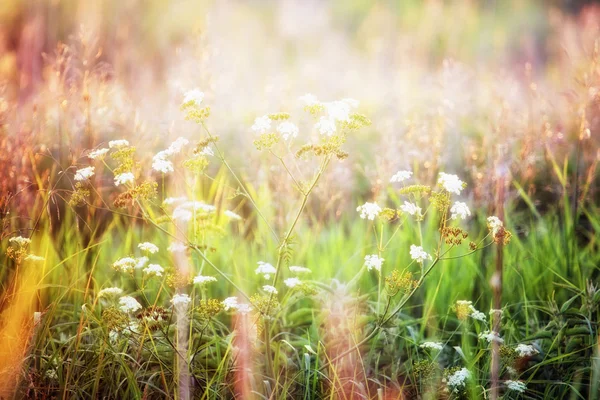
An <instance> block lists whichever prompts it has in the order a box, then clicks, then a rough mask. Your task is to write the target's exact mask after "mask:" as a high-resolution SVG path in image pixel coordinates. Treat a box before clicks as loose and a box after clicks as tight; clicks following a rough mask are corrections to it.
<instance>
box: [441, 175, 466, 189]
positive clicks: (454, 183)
mask: <svg viewBox="0 0 600 400" xmlns="http://www.w3.org/2000/svg"><path fill="white" fill-rule="evenodd" d="M438 185H440V186H442V187H443V188H444V189H446V191H448V192H449V193H456V194H460V192H461V190H463V188H464V187H463V185H464V182H463V181H461V180H460V179H459V178H458V176H456V175H452V174H446V173H444V172H440V176H439V178H438Z"/></svg>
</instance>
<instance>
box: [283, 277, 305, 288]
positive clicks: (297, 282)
mask: <svg viewBox="0 0 600 400" xmlns="http://www.w3.org/2000/svg"><path fill="white" fill-rule="evenodd" d="M301 283H302V281H301V280H300V279H298V278H287V279H285V280H284V281H283V284H284V285H285V286H287V287H289V288H293V287H296V286H298V285H300V284H301Z"/></svg>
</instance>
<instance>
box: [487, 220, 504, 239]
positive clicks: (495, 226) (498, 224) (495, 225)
mask: <svg viewBox="0 0 600 400" xmlns="http://www.w3.org/2000/svg"><path fill="white" fill-rule="evenodd" d="M487 225H488V228H489V229H490V230H491V231H492V235H494V236H496V234H497V233H498V231H499V230H500V228H502V227H503V226H504V224H503V223H502V221H500V218H498V217H495V216H491V217H488V218H487Z"/></svg>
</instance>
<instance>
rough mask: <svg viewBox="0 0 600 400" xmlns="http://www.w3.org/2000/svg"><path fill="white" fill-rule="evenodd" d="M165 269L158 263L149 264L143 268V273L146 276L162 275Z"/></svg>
mask: <svg viewBox="0 0 600 400" xmlns="http://www.w3.org/2000/svg"><path fill="white" fill-rule="evenodd" d="M163 272H165V269H164V268H163V267H161V266H160V265H159V264H149V265H148V266H147V267H146V268H144V273H145V274H146V275H148V276H162V275H163Z"/></svg>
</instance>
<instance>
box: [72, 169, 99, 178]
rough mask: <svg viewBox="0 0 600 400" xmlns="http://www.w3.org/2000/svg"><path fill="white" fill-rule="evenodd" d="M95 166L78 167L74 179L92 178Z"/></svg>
mask: <svg viewBox="0 0 600 400" xmlns="http://www.w3.org/2000/svg"><path fill="white" fill-rule="evenodd" d="M94 169H95V168H94V167H85V168H81V169H78V170H77V171H76V172H75V177H74V179H75V180H76V181H85V180H88V179H90V178H91V177H92V176H94Z"/></svg>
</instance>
